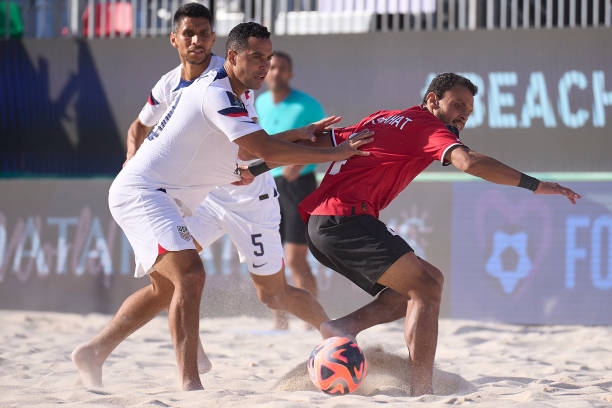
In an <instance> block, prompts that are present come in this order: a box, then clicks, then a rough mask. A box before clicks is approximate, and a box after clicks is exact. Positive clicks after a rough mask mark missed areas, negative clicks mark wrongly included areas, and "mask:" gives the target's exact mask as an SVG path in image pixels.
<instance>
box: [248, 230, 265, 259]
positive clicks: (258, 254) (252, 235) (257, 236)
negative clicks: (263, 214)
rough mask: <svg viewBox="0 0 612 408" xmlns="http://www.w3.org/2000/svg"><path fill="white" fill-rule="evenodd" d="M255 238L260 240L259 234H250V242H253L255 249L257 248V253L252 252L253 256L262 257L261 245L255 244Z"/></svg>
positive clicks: (259, 243) (262, 249)
mask: <svg viewBox="0 0 612 408" xmlns="http://www.w3.org/2000/svg"><path fill="white" fill-rule="evenodd" d="M257 238H261V234H251V241H252V242H253V245H254V246H255V247H256V248H259V250H258V251H253V254H254V255H255V256H263V254H264V247H263V243H261V242H257Z"/></svg>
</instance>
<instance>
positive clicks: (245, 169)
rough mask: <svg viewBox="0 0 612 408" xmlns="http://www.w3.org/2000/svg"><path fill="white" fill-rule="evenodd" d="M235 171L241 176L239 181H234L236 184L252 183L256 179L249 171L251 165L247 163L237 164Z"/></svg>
mask: <svg viewBox="0 0 612 408" xmlns="http://www.w3.org/2000/svg"><path fill="white" fill-rule="evenodd" d="M235 173H236V174H237V175H239V176H240V180H239V181H234V182H233V183H232V184H233V185H235V186H246V185H248V184H251V183H252V182H253V180H255V176H254V175H253V173H251V172H250V171H249V166H247V165H244V164H239V165H237V166H236V172H235Z"/></svg>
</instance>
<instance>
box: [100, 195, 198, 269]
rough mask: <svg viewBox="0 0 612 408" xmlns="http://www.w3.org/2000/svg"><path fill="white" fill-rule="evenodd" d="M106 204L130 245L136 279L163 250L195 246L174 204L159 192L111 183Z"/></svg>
mask: <svg viewBox="0 0 612 408" xmlns="http://www.w3.org/2000/svg"><path fill="white" fill-rule="evenodd" d="M108 206H109V208H110V212H111V214H112V216H113V218H114V219H115V221H116V222H117V224H119V226H120V227H121V229H122V230H123V232H124V233H125V236H126V237H127V239H128V241H129V242H130V244H131V245H132V249H133V250H134V256H135V259H136V270H135V271H134V276H135V277H137V278H140V277H142V276H144V275H146V274H147V273H149V272H151V267H152V266H153V264H154V263H155V261H156V260H157V257H158V256H159V255H160V254H161V253H163V252H165V251H182V250H185V249H196V247H195V244H194V243H193V239H192V238H191V234H190V233H189V230H188V229H187V226H186V223H185V220H184V219H183V218H182V217H181V213H180V211H179V208H178V206H177V204H176V203H175V201H174V200H173V199H172V197H170V196H169V195H168V194H166V193H164V192H163V191H159V190H141V189H136V188H126V187H115V188H113V186H111V189H110V191H109V194H108Z"/></svg>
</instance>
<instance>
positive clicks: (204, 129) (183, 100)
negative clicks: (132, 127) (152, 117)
mask: <svg viewBox="0 0 612 408" xmlns="http://www.w3.org/2000/svg"><path fill="white" fill-rule="evenodd" d="M260 130H261V127H260V126H259V125H258V124H257V123H256V122H255V121H253V120H252V119H251V117H250V116H249V112H248V111H247V109H246V106H245V104H244V103H243V102H242V100H241V99H240V98H238V97H237V96H236V95H235V94H234V93H233V91H232V88H231V84H230V82H229V78H228V77H227V73H226V72H225V70H224V69H223V68H221V69H220V70H218V71H217V70H212V71H209V72H208V73H207V74H206V75H204V76H201V77H199V78H197V79H196V80H195V81H193V83H192V84H191V85H190V86H188V87H185V88H182V89H181V91H180V92H179V93H178V94H177V95H176V96H175V97H174V99H173V100H172V102H171V105H170V106H169V107H168V109H167V110H166V111H165V112H164V113H163V115H162V118H161V120H160V121H159V122H158V123H157V124H156V125H155V127H154V128H153V130H152V131H151V133H150V134H149V136H148V137H147V138H146V139H145V141H144V143H143V144H142V146H140V148H139V149H138V151H137V152H136V155H135V156H134V157H133V158H132V159H131V160H129V161H128V162H127V164H126V166H125V167H124V168H123V170H122V171H121V172H120V173H119V175H118V176H117V178H116V179H115V181H114V182H113V184H114V185H115V188H136V189H160V188H161V189H164V190H166V192H167V193H168V194H169V195H170V196H172V197H173V198H175V199H177V200H180V201H181V202H182V203H183V204H184V205H185V206H186V207H187V208H188V209H189V210H191V212H193V211H194V210H195V208H196V207H197V206H198V204H199V203H200V202H202V200H204V198H205V197H206V195H207V194H208V193H209V192H210V191H211V190H212V189H213V188H214V187H216V186H221V185H225V184H229V183H231V182H233V181H237V180H239V176H237V175H236V174H235V173H234V170H235V168H236V160H237V153H238V145H237V144H235V143H232V142H233V141H234V140H236V139H238V138H240V137H242V136H245V135H247V134H251V133H253V132H257V131H260Z"/></svg>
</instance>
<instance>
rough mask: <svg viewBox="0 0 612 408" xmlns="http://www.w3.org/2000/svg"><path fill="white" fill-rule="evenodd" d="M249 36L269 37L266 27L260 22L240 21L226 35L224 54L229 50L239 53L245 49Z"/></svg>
mask: <svg viewBox="0 0 612 408" xmlns="http://www.w3.org/2000/svg"><path fill="white" fill-rule="evenodd" d="M249 37H255V38H259V39H263V40H265V39H268V38H270V32H269V31H268V29H267V28H266V27H264V26H262V25H261V24H257V23H254V22H252V21H251V22H248V23H240V24H238V25H237V26H236V27H234V28H232V31H230V33H229V35H228V36H227V42H226V43H225V54H226V55H227V52H228V51H229V50H232V51H234V52H236V53H239V52H241V51H243V50H244V49H246V48H247V47H248V45H249Z"/></svg>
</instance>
